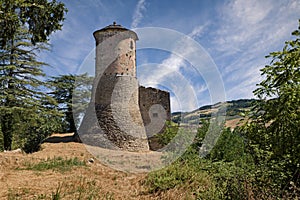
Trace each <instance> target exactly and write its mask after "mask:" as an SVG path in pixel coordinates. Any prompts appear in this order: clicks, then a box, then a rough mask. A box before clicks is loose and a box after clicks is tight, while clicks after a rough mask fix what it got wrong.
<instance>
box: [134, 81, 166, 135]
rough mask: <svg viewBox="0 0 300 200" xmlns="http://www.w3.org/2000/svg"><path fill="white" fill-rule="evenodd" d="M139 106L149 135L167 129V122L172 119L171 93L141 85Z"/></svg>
mask: <svg viewBox="0 0 300 200" xmlns="http://www.w3.org/2000/svg"><path fill="white" fill-rule="evenodd" d="M139 106H140V111H141V114H142V118H143V122H144V126H145V129H146V134H147V137H148V138H150V137H152V136H153V135H155V134H157V133H162V132H163V131H164V129H165V122H166V121H167V120H170V119H171V112H170V93H169V92H167V91H163V90H159V89H156V88H151V87H149V88H146V87H143V86H140V87H139Z"/></svg>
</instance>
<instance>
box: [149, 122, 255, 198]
mask: <svg viewBox="0 0 300 200" xmlns="http://www.w3.org/2000/svg"><path fill="white" fill-rule="evenodd" d="M209 125H210V124H209V122H208V121H205V120H203V121H202V126H201V127H200V128H199V129H198V132H197V135H196V137H195V140H194V143H193V144H192V145H191V146H190V148H189V149H188V150H187V151H186V152H185V153H184V154H183V155H182V156H181V157H180V158H179V159H178V160H177V161H175V162H174V163H173V164H171V165H170V166H167V167H166V168H164V169H162V170H159V171H156V172H152V173H150V174H149V175H148V177H147V179H146V182H145V184H146V185H147V186H148V188H149V192H151V193H154V192H158V193H159V192H162V191H166V190H172V189H180V188H181V189H183V190H185V192H186V193H187V194H189V195H190V196H191V198H192V197H193V198H197V199H229V198H231V199H245V198H247V197H248V193H247V192H248V191H247V190H248V188H247V187H248V185H249V188H251V187H250V185H251V180H252V179H251V170H252V169H253V164H252V163H253V161H252V159H251V156H250V155H249V154H247V153H246V151H245V147H244V139H243V138H242V137H241V136H240V134H239V133H238V131H233V132H232V131H230V130H229V129H227V128H223V129H222V134H221V136H220V137H219V138H218V141H217V143H216V145H215V146H214V148H213V149H212V150H211V152H210V153H209V154H208V155H207V156H206V157H205V159H204V158H201V157H200V156H199V148H200V147H201V146H202V143H203V141H204V138H205V136H206V134H207V133H208V130H209V128H210V127H209ZM218 130H219V131H220V129H219V128H217V129H214V128H212V131H218ZM248 182H249V183H248ZM247 184H248V185H247ZM246 186H247V187H246Z"/></svg>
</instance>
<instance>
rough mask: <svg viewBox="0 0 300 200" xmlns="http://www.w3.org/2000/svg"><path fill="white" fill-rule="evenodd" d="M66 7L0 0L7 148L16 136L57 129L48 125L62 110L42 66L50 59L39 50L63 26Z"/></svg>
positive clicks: (0, 94)
mask: <svg viewBox="0 0 300 200" xmlns="http://www.w3.org/2000/svg"><path fill="white" fill-rule="evenodd" d="M66 11H67V10H66V8H65V6H64V4H63V3H59V2H56V1H55V0H53V1H47V0H0V27H1V29H0V103H1V107H0V124H1V131H0V132H2V134H3V145H4V149H5V150H10V149H11V148H12V143H13V139H14V138H15V139H16V143H18V142H20V143H21V144H24V143H26V141H29V140H35V139H36V138H37V137H33V135H35V136H37V135H39V137H41V135H45V134H46V132H48V131H51V130H52V129H54V128H55V124H53V125H52V126H54V127H52V126H51V125H49V124H45V122H51V121H55V120H56V118H55V117H56V116H57V112H56V111H55V110H52V108H53V107H51V105H53V104H54V100H53V99H51V98H50V97H49V96H47V95H45V94H44V92H43V90H45V88H46V87H47V85H45V83H44V82H43V81H41V77H43V76H44V73H43V71H42V69H41V67H42V66H44V65H46V64H45V63H43V62H40V61H38V60H37V59H36V54H37V53H38V52H39V51H41V50H45V49H47V41H48V37H49V35H50V34H51V33H53V32H54V31H56V30H60V29H61V27H62V24H61V23H62V22H63V20H64V13H65V12H66ZM29 138H31V139H29ZM32 138H35V139H32ZM42 138H43V137H41V138H40V140H41V139H42ZM17 139H19V140H18V141H17Z"/></svg>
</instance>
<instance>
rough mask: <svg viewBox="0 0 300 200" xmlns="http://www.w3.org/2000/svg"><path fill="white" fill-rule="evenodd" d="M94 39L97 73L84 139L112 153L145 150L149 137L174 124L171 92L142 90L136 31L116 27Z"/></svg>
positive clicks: (82, 130) (83, 126)
mask: <svg viewBox="0 0 300 200" xmlns="http://www.w3.org/2000/svg"><path fill="white" fill-rule="evenodd" d="M94 37H95V40H96V74H95V80H94V83H93V90H92V97H91V102H90V104H89V107H88V109H87V111H86V114H85V116H84V118H83V121H82V124H81V126H80V128H79V131H78V132H79V136H80V139H81V141H82V142H84V143H86V144H90V145H93V146H100V147H104V148H109V149H120V150H126V151H147V150H149V145H148V137H149V136H152V135H153V134H155V133H158V132H161V130H162V129H163V127H164V124H165V120H167V119H170V100H169V97H170V96H169V93H168V92H165V91H160V90H158V89H154V88H144V87H140V86H139V84H138V80H137V78H136V57H135V56H136V48H135V45H136V40H138V37H137V35H136V33H135V32H133V31H131V30H128V29H126V28H124V27H122V26H120V25H117V24H116V23H114V24H112V25H109V26H107V27H105V28H103V29H100V30H98V31H95V32H94ZM153 91H154V92H153ZM149 113H151V114H150V115H149ZM158 129H159V130H158ZM147 136H148V137H147Z"/></svg>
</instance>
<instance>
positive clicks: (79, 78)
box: [49, 74, 93, 133]
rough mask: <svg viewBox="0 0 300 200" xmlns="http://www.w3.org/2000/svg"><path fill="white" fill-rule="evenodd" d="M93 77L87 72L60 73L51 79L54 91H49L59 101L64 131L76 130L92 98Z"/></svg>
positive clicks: (58, 106)
mask: <svg viewBox="0 0 300 200" xmlns="http://www.w3.org/2000/svg"><path fill="white" fill-rule="evenodd" d="M92 81H93V78H92V77H89V76H88V75H87V74H81V75H73V74H69V75H60V76H58V77H52V78H51V80H49V83H50V84H51V86H52V88H53V91H52V92H51V93H49V94H50V95H51V96H52V97H53V98H54V99H55V100H56V101H57V103H58V105H57V109H58V110H59V111H61V112H62V113H63V115H64V117H63V121H62V127H63V130H62V131H64V132H75V133H76V131H77V130H76V124H77V125H78V124H79V122H80V117H81V115H83V113H84V111H85V109H86V107H87V105H88V103H89V101H90V99H89V97H90V95H91V89H92Z"/></svg>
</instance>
